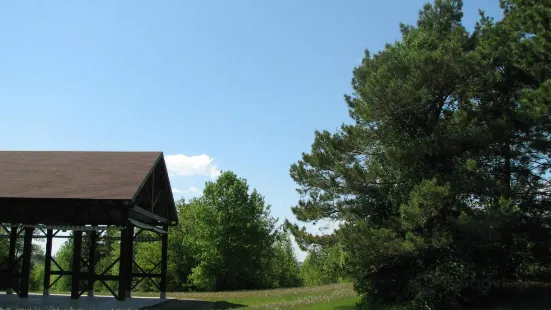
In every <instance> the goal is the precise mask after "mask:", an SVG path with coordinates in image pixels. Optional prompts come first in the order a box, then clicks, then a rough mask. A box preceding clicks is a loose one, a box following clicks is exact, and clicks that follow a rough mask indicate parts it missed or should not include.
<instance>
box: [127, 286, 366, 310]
mask: <svg viewBox="0 0 551 310" xmlns="http://www.w3.org/2000/svg"><path fill="white" fill-rule="evenodd" d="M135 295H136V294H135ZM146 295H147V294H146ZM168 297H169V298H176V299H178V300H172V301H168V302H166V303H163V304H160V305H158V306H156V307H153V308H148V309H151V310H153V309H156V310H157V309H158V310H161V309H162V310H167V309H244V308H248V309H274V310H276V309H293V310H306V309H308V310H310V309H316V310H317V309H322V310H329V309H335V310H347V309H356V304H357V302H359V298H358V297H357V295H356V293H354V291H353V289H352V284H348V283H346V284H332V285H324V286H315V287H300V288H285V289H275V290H261V291H239V292H209V293H169V294H168Z"/></svg>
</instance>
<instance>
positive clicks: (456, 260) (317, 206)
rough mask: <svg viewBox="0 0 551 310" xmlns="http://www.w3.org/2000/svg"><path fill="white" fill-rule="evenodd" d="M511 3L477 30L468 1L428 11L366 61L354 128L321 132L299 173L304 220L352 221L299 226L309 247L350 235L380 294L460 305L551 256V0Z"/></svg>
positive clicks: (369, 284) (354, 260) (358, 274)
mask: <svg viewBox="0 0 551 310" xmlns="http://www.w3.org/2000/svg"><path fill="white" fill-rule="evenodd" d="M502 7H503V8H504V12H505V16H504V18H503V20H501V21H499V22H497V23H496V22H494V21H493V20H492V19H490V18H487V17H485V16H484V15H482V17H481V19H480V22H479V23H478V24H477V26H476V29H475V31H474V32H473V33H468V32H467V31H466V29H465V28H464V27H463V26H462V24H461V18H462V1H460V0H437V1H435V3H434V4H433V5H430V4H427V5H425V7H424V8H423V9H422V10H421V11H420V14H419V20H418V22H417V25H415V26H411V25H401V26H400V27H401V31H402V40H401V41H399V42H396V43H394V44H387V46H386V47H385V48H384V50H382V51H381V52H379V53H377V54H375V55H374V56H371V54H370V53H369V52H367V51H366V56H365V58H364V60H363V62H362V64H361V65H360V66H359V67H357V68H355V69H354V72H353V76H354V78H353V81H352V86H353V89H354V94H353V95H352V96H346V97H345V99H346V101H347V103H348V107H349V112H350V116H351V117H352V119H353V120H354V124H352V125H343V126H342V128H341V130H339V131H338V132H336V133H333V134H331V133H329V132H327V131H324V132H316V138H315V141H314V143H313V145H312V150H311V152H310V153H309V154H303V157H302V160H300V161H299V162H298V163H296V164H294V165H292V167H291V176H292V178H293V179H294V180H295V181H296V182H297V183H298V185H299V189H298V190H299V193H300V194H302V199H301V200H300V202H299V204H298V205H297V206H296V207H294V208H293V212H294V214H295V215H296V217H297V219H298V220H300V221H304V222H315V221H318V220H320V219H337V220H340V221H342V222H343V223H344V224H343V225H342V226H341V227H340V228H339V229H337V231H336V232H335V234H333V235H329V236H315V235H312V234H309V233H307V232H306V230H305V229H304V228H300V227H299V226H298V225H296V224H292V223H289V222H287V227H288V228H290V229H291V231H292V232H293V233H294V235H295V237H297V240H298V241H299V244H300V245H301V246H302V247H303V248H308V247H309V246H311V245H312V244H332V243H335V242H336V240H339V238H340V242H341V243H342V244H344V245H345V246H346V249H347V251H348V253H349V257H350V261H351V266H352V268H353V270H354V272H353V274H354V276H355V287H356V289H357V290H358V292H360V293H362V294H363V295H364V296H369V298H370V300H372V301H382V302H408V303H411V304H412V305H416V306H421V305H423V306H428V307H429V308H432V307H435V308H440V307H443V306H445V307H447V308H451V307H454V306H459V305H460V304H462V303H468V302H474V301H476V300H477V299H478V297H480V296H482V295H484V294H485V293H487V292H486V291H485V290H484V289H480V288H474V287H473V285H471V283H473V281H477V280H485V281H488V280H490V281H494V280H495V281H502V280H504V279H505V280H507V281H514V280H516V279H518V278H519V277H521V276H522V272H521V270H522V266H523V265H525V264H527V262H532V263H534V262H535V261H537V262H539V263H544V262H546V261H547V259H548V258H547V257H549V255H548V253H549V243H548V240H549V233H550V229H549V227H550V226H549V211H548V209H549V202H550V201H549V181H548V173H549V168H550V166H549V164H551V162H550V160H549V147H550V146H551V145H550V129H551V128H550V127H549V122H550V118H549V98H550V96H549V90H550V87H549V83H550V82H549V75H550V74H551V70H550V65H551V58H550V57H549V51H550V49H549V44H550V40H549V39H550V31H551V29H550V28H549V20H550V16H551V14H550V6H549V4H545V3H542V2H540V1H522V0H517V1H502ZM543 253H547V254H543ZM546 255H547V256H546Z"/></svg>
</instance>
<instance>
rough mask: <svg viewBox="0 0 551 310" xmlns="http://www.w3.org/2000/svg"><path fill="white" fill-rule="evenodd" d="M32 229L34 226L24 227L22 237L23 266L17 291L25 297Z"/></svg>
mask: <svg viewBox="0 0 551 310" xmlns="http://www.w3.org/2000/svg"><path fill="white" fill-rule="evenodd" d="M33 231H34V228H32V227H25V236H24V237H23V266H22V267H21V289H20V291H19V297H21V298H27V296H29V280H30V276H31V256H32V245H33V244H32V242H33Z"/></svg>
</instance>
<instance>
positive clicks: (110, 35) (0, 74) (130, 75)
mask: <svg viewBox="0 0 551 310" xmlns="http://www.w3.org/2000/svg"><path fill="white" fill-rule="evenodd" d="M425 2H426V0H422V1H417V0H415V1H413V0H385V1H375V0H363V1H360V0H347V1H336V0H300V1H297V0H278V1H258V0H257V1H253V0H247V1H246V0H235V1H221V0H219V1H207V0H202V1H200V0H195V1H170V0H164V1H136V0H132V1H130V0H128V1H124V0H117V1H30V2H21V1H3V2H1V3H0V42H1V43H2V48H1V49H0V132H1V135H0V148H1V149H4V150H120V151H163V152H164V153H165V155H167V156H169V157H168V158H169V163H170V168H171V172H172V177H171V182H172V185H173V187H174V188H175V189H176V192H177V193H175V195H176V196H177V198H179V197H181V196H184V197H191V196H194V195H196V193H197V192H198V191H200V190H201V189H202V188H203V186H204V182H205V181H208V180H210V179H211V177H213V176H216V173H217V171H220V170H231V171H234V172H235V173H236V174H238V175H239V176H240V177H244V178H246V179H247V180H248V182H249V184H250V186H251V187H255V188H257V189H258V190H259V191H260V192H261V193H262V194H263V195H265V197H266V200H267V202H268V203H270V204H271V205H272V213H273V215H274V216H275V217H278V218H280V219H281V220H283V219H284V218H291V219H292V218H293V216H292V213H291V211H290V206H292V205H293V204H295V203H296V202H297V200H298V198H299V197H298V195H297V194H296V192H295V187H296V186H295V184H294V182H293V181H292V179H291V178H290V177H289V167H290V165H291V164H292V163H294V162H296V161H297V160H298V159H300V156H301V153H302V152H307V151H309V149H310V145H311V143H312V142H313V137H314V130H315V129H319V130H322V129H328V130H330V131H334V130H335V129H336V128H337V127H338V126H339V125H340V124H341V123H342V122H343V121H348V112H347V109H346V105H345V103H344V100H343V95H344V94H347V93H350V91H351V87H350V81H351V77H352V75H351V73H352V69H353V68H354V66H356V65H357V64H359V62H360V61H361V59H362V57H363V53H364V49H365V48H367V49H369V50H370V51H372V52H376V51H377V50H380V49H382V48H383V47H384V45H385V43H387V42H393V41H395V40H396V39H399V35H400V34H399V27H398V24H399V22H404V23H408V24H412V23H415V21H416V19H417V13H418V10H419V9H420V8H421V7H422V5H423V4H424V3H425ZM478 8H482V9H484V10H485V11H486V12H487V13H488V15H490V16H496V17H499V16H501V11H500V9H499V6H498V0H465V8H464V11H465V18H464V24H465V25H467V27H469V28H472V26H473V25H474V23H475V21H476V20H477V19H478ZM299 257H300V258H301V259H303V258H304V253H299Z"/></svg>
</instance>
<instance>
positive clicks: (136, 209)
mask: <svg viewBox="0 0 551 310" xmlns="http://www.w3.org/2000/svg"><path fill="white" fill-rule="evenodd" d="M130 210H131V211H132V212H135V213H137V214H140V215H142V216H145V217H147V218H151V219H154V220H156V221H157V222H161V223H164V224H168V220H167V219H166V218H164V217H162V216H159V215H157V214H155V213H153V212H149V211H147V210H146V209H144V208H142V207H140V206H138V205H135V206H134V207H133V208H132V209H130Z"/></svg>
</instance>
